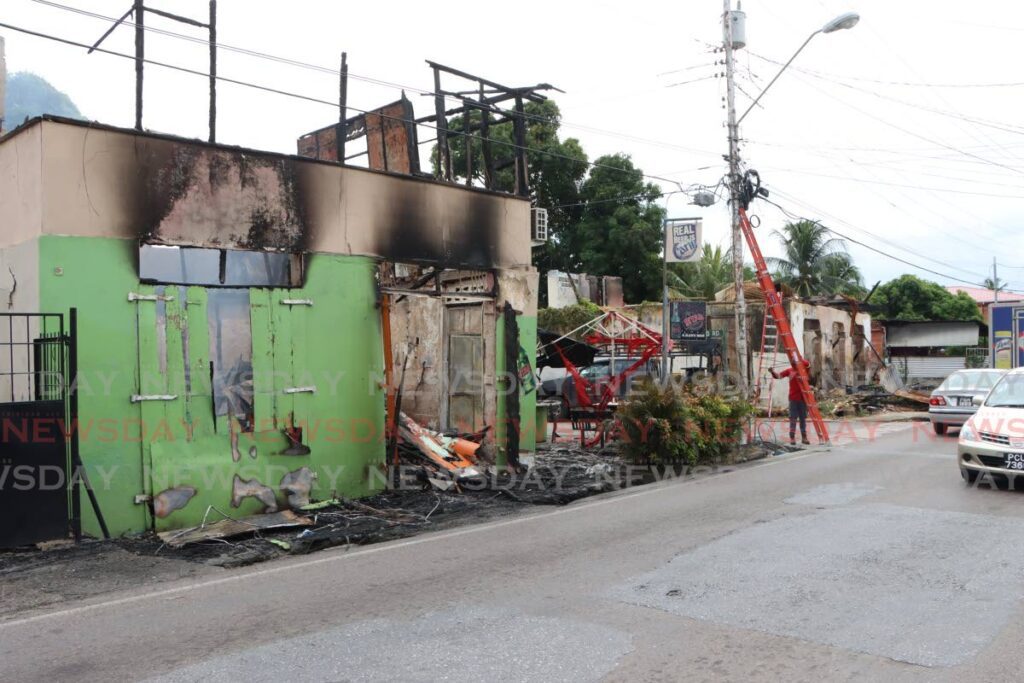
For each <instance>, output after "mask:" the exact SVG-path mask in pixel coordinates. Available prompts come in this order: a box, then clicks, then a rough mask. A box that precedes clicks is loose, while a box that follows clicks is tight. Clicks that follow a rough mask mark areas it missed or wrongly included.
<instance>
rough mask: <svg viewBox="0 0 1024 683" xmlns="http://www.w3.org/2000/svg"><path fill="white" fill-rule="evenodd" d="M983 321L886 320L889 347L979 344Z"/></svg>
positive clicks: (886, 341)
mask: <svg viewBox="0 0 1024 683" xmlns="http://www.w3.org/2000/svg"><path fill="white" fill-rule="evenodd" d="M980 330H981V323H979V322H976V321H970V322H957V321H920V322H896V321H886V331H885V343H886V345H887V346H888V347H889V348H915V347H933V346H934V347H945V346H977V345H978V334H979V332H980Z"/></svg>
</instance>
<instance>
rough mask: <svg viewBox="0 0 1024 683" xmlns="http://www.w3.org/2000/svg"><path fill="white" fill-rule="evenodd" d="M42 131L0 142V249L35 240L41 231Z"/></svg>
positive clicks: (33, 131)
mask: <svg viewBox="0 0 1024 683" xmlns="http://www.w3.org/2000/svg"><path fill="white" fill-rule="evenodd" d="M41 140H42V128H41V127H40V126H33V127H31V128H29V129H27V130H23V131H20V132H19V133H18V134H17V135H13V136H10V137H8V138H6V139H3V140H2V141H0V247H9V246H13V245H16V244H21V243H22V242H26V241H28V240H30V239H32V238H34V237H38V236H39V232H40V229H41V227H42V175H41V166H40V164H41V154H42V147H41Z"/></svg>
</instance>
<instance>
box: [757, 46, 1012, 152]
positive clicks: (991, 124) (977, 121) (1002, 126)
mask: <svg viewBox="0 0 1024 683" xmlns="http://www.w3.org/2000/svg"><path fill="white" fill-rule="evenodd" d="M750 55H751V56H753V57H757V58H758V59H761V60H763V61H766V62H769V63H771V64H782V62H780V61H778V60H775V59H771V58H770V57H765V56H763V55H759V54H757V53H756V52H751V53H750ZM791 68H792V69H793V70H794V71H799V72H801V73H804V74H806V75H808V76H811V77H812V78H817V79H819V80H823V81H827V82H829V83H832V84H834V85H838V86H840V87H843V88H847V89H849V90H855V91H857V92H862V93H866V94H868V95H872V96H874V97H877V98H879V99H883V100H888V101H890V102H895V103H897V104H902V105H904V106H906V107H912V108H914V109H920V110H921V111H926V112H930V113H932V114H938V115H940V116H948V117H950V118H954V119H959V120H960V121H964V122H966V123H973V124H974V125H977V126H986V127H988V128H993V129H995V130H1000V131H1004V132H1007V133H1013V134H1015V135H1024V128H1022V127H1020V126H1015V125H1013V124H1012V123H1003V122H999V121H989V120H987V119H982V118H976V117H973V116H967V115H966V114H962V113H960V112H956V111H947V110H944V109H935V108H933V107H926V106H924V105H923V104H918V103H916V102H910V101H907V100H904V99H900V98H899V97H892V96H891V95H884V94H882V93H880V92H877V91H874V90H871V89H869V88H862V87H859V86H856V85H851V84H849V83H842V82H840V81H837V80H835V79H833V78H829V77H827V76H823V75H821V74H819V73H817V72H815V71H813V70H812V69H806V68H803V67H791ZM1022 85H1024V84H1022Z"/></svg>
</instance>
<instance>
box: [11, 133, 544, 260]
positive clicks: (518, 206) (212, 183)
mask: <svg viewBox="0 0 1024 683" xmlns="http://www.w3.org/2000/svg"><path fill="white" fill-rule="evenodd" d="M26 136H30V137H34V138H36V139H39V137H40V136H41V147H42V158H41V168H42V171H41V173H42V177H43V178H44V179H45V182H44V183H43V185H42V208H41V211H42V218H41V227H42V231H43V233H45V234H59V235H76V236H95V237H119V238H136V239H138V238H146V239H152V240H153V241H158V242H159V241H163V242H166V243H173V244H209V245H211V246H224V247H230V246H239V247H242V248H258V249H284V250H302V251H314V252H324V253H335V254H346V255H365V256H373V257H378V258H387V259H391V260H396V261H406V262H415V263H425V264H441V265H446V266H452V267H455V266H460V267H475V268H494V267H499V268H501V267H507V268H511V267H523V266H529V264H530V261H531V251H530V250H531V247H530V239H529V235H530V203H529V201H527V200H524V199H522V198H518V197H512V196H508V195H498V194H495V193H488V192H483V191H477V190H470V189H466V188H463V187H457V186H454V185H450V184H442V183H437V182H433V181H430V180H428V179H423V178H412V177H409V176H401V175H393V174H388V173H382V172H375V171H368V170H365V169H358V168H351V167H345V168H343V167H340V166H337V165H335V164H328V163H322V162H316V161H312V160H309V159H302V158H299V157H289V156H283V155H277V154H271V153H263V152H254V151H250V150H242V149H237V148H229V147H223V146H218V147H213V146H210V145H205V144H203V143H200V142H197V141H191V140H185V139H176V138H167V137H162V136H155V135H148V134H140V133H135V132H133V131H129V130H122V129H112V128H109V127H104V126H96V125H93V126H89V125H87V124H75V123H71V122H64V121H53V120H44V121H42V122H40V123H37V124H35V125H33V126H30V127H29V128H28V129H26V130H24V131H22V132H20V133H19V134H18V135H17V136H15V137H14V139H12V140H9V141H8V143H7V144H5V145H3V147H6V146H9V145H10V144H16V146H18V145H20V144H21V143H22V141H21V140H19V139H20V138H23V137H26ZM26 139H27V138H26ZM37 147H38V145H37ZM38 163H40V162H39V161H37V165H38ZM0 169H3V166H2V165H0ZM0 215H2V214H0ZM36 223H37V224H38V223H39V220H38V218H37V220H36Z"/></svg>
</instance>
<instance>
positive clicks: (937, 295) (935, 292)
mask: <svg viewBox="0 0 1024 683" xmlns="http://www.w3.org/2000/svg"><path fill="white" fill-rule="evenodd" d="M871 305H872V306H873V307H874V308H875V316H876V317H878V318H881V319H887V320H981V313H980V312H979V311H978V304H977V303H976V302H975V301H974V299H972V298H971V297H970V295H968V294H967V293H966V292H957V293H956V294H952V293H950V292H949V291H948V290H947V289H946V288H945V287H943V286H941V285H938V284H936V283H934V282H929V281H928V280H922V279H921V278H919V277H917V276H915V275H901V276H900V277H898V278H896V279H895V280H890V281H889V282H886V283H885V284H883V285H880V286H879V287H878V289H876V290H875V293H874V295H872V297H871Z"/></svg>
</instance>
